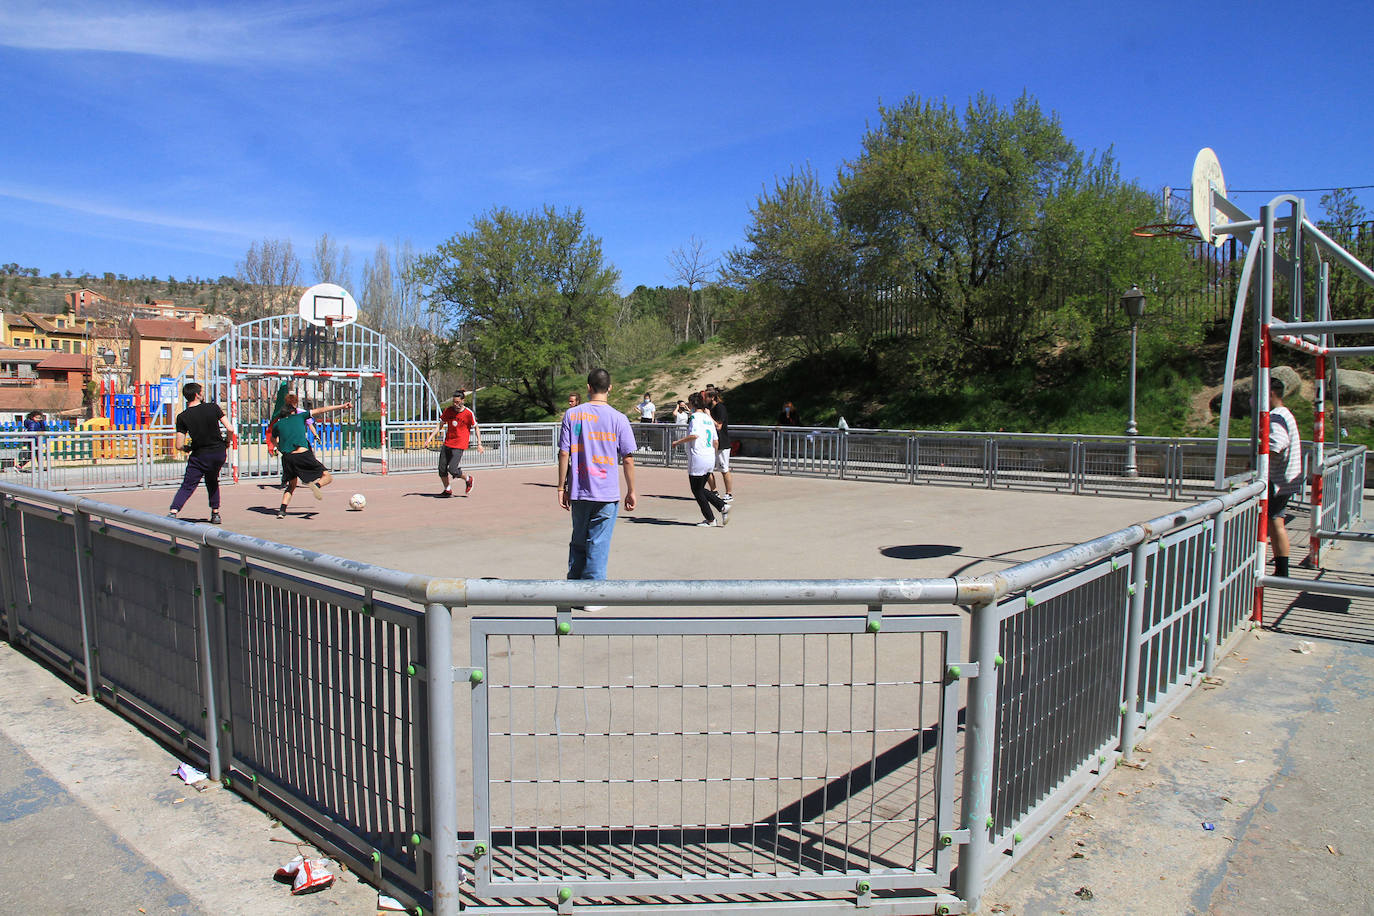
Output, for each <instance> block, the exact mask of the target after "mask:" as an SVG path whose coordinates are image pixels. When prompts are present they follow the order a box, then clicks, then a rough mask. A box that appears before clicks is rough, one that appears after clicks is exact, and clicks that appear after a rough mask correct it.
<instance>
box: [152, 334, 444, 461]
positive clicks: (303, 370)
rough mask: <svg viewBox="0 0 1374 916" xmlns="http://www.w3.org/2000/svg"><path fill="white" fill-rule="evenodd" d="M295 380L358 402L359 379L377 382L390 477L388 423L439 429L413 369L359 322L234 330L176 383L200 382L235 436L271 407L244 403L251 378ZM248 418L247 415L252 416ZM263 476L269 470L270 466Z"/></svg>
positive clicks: (425, 386) (431, 401)
mask: <svg viewBox="0 0 1374 916" xmlns="http://www.w3.org/2000/svg"><path fill="white" fill-rule="evenodd" d="M266 378H281V379H300V380H302V381H305V382H310V383H313V384H314V386H315V388H316V391H317V392H319V393H321V394H324V393H326V392H328V391H330V390H338V389H339V388H340V386H347V387H348V388H350V389H351V390H352V391H354V392H355V393H356V394H355V396H354V397H352V398H349V400H355V401H356V400H357V394H360V393H361V390H362V382H363V380H364V379H376V380H377V381H378V384H379V402H380V408H381V440H382V452H381V469H382V473H386V471H387V445H388V442H387V440H388V436H387V425H388V419H389V418H392V417H398V418H400V419H403V420H420V421H424V422H431V423H435V424H437V423H438V418H439V413H440V409H441V408H440V404H439V401H438V399H437V398H436V397H435V395H434V390H433V389H432V388H431V387H430V384H429V381H428V380H427V379H426V378H425V377H424V375H423V374H422V373H421V372H420V370H419V369H418V368H416V366H415V364H414V363H413V362H411V360H410V358H409V357H407V356H406V355H405V354H404V353H403V352H401V351H400V350H399V349H398V348H396V347H395V346H393V345H391V344H390V343H388V341H387V339H386V336H385V335H384V334H381V333H379V332H377V331H375V330H373V329H372V328H369V327H366V326H364V325H361V324H358V323H356V322H354V323H350V324H346V325H343V326H342V327H330V328H326V329H320V328H315V327H312V326H311V325H309V324H307V323H306V322H305V321H304V319H302V318H301V317H300V316H299V315H275V316H271V317H267V318H259V319H256V320H254V321H249V322H245V323H243V324H238V325H235V326H234V327H232V328H231V329H230V330H229V332H228V333H227V334H224V335H223V336H221V337H220V338H218V339H217V340H216V341H215V342H214V343H213V344H212V345H211V346H209V347H206V348H205V349H204V350H203V351H201V352H200V353H199V354H197V356H196V358H195V359H194V360H193V361H192V363H191V365H190V366H189V367H188V368H187V370H186V371H185V372H183V373H182V375H181V377H179V378H178V379H177V390H178V391H179V390H180V389H181V386H182V385H184V384H185V383H186V382H197V383H199V384H200V385H201V386H202V388H203V389H204V392H205V398H206V400H210V401H217V402H219V403H222V404H225V405H226V410H225V412H226V414H227V415H228V417H229V420H230V424H231V426H232V427H233V428H234V429H235V430H239V429H241V428H242V425H243V424H250V423H258V422H263V421H265V420H266V419H268V418H267V417H266V416H259V415H258V414H265V413H266V412H270V409H271V408H270V406H269V407H266V408H264V407H263V401H262V399H260V398H259V399H253V400H251V401H244V400H243V399H242V397H241V395H242V391H241V389H242V386H243V385H244V384H245V383H246V382H249V381H251V380H254V379H266ZM250 414H251V415H250ZM239 451H240V450H239V449H238V448H234V449H231V453H232V465H233V473H234V479H235V480H237V479H238V477H239ZM267 472H271V469H270V468H268V469H267Z"/></svg>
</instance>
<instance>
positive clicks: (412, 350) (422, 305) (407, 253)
mask: <svg viewBox="0 0 1374 916" xmlns="http://www.w3.org/2000/svg"><path fill="white" fill-rule="evenodd" d="M419 260H420V256H419V255H418V254H416V253H415V246H414V245H413V244H411V242H410V240H409V239H406V240H405V241H402V242H398V243H397V245H396V253H395V254H394V255H393V256H392V262H391V292H392V298H391V306H392V314H393V315H394V316H395V319H394V321H395V323H394V328H393V329H391V330H388V331H387V336H388V337H389V338H390V340H391V342H392V343H393V344H395V345H396V346H397V347H400V349H401V351H402V352H403V353H405V354H406V356H408V357H410V359H411V361H412V362H413V363H415V367H416V368H417V369H419V370H420V372H421V373H423V374H424V376H425V378H429V379H433V377H434V373H436V372H438V371H439V370H440V369H441V368H443V366H442V363H443V362H444V359H443V357H444V354H445V352H446V351H445V350H444V345H445V338H444V337H443V336H442V335H440V333H439V325H440V319H439V313H438V312H436V311H434V310H433V309H432V308H431V307H430V305H429V302H428V301H427V300H426V299H425V298H424V296H423V287H422V284H421V279H420V274H419V266H420V265H419Z"/></svg>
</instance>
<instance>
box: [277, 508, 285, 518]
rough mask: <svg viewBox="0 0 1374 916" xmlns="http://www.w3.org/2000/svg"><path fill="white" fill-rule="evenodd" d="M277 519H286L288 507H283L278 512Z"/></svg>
mask: <svg viewBox="0 0 1374 916" xmlns="http://www.w3.org/2000/svg"><path fill="white" fill-rule="evenodd" d="M277 518H286V507H285V506H282V507H281V508H279V509H278V510H277Z"/></svg>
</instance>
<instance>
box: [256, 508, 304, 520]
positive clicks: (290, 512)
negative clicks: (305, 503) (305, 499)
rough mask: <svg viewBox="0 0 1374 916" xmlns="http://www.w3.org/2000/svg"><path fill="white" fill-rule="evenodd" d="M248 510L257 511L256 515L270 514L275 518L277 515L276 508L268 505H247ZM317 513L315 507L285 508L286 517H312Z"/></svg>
mask: <svg viewBox="0 0 1374 916" xmlns="http://www.w3.org/2000/svg"><path fill="white" fill-rule="evenodd" d="M248 511H249V512H255V513H257V514H258V515H270V516H272V517H273V518H276V516H277V510H276V509H272V508H269V507H268V506H249V507H248ZM319 514H320V513H319V512H318V511H316V510H315V509H287V510H286V517H287V518H314V517H315V516H317V515H319Z"/></svg>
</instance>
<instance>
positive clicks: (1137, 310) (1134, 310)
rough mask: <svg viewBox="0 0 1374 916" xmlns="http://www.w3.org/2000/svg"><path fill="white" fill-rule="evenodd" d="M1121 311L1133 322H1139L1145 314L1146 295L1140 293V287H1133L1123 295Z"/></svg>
mask: <svg viewBox="0 0 1374 916" xmlns="http://www.w3.org/2000/svg"><path fill="white" fill-rule="evenodd" d="M1121 310H1122V311H1124V312H1125V313H1126V317H1128V318H1130V319H1131V321H1133V322H1134V321H1139V320H1140V316H1141V315H1143V314H1145V294H1144V293H1142V292H1141V291H1140V287H1138V286H1132V287H1131V288H1130V289H1128V290H1127V291H1126V292H1125V293H1123V294H1122V296H1121Z"/></svg>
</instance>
